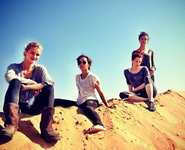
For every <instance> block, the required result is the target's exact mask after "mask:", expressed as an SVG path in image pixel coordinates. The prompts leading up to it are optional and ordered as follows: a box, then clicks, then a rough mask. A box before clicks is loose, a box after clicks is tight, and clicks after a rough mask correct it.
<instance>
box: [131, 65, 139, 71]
mask: <svg viewBox="0 0 185 150" xmlns="http://www.w3.org/2000/svg"><path fill="white" fill-rule="evenodd" d="M140 67H141V66H139V67H136V66H132V70H137V69H139V68H140Z"/></svg>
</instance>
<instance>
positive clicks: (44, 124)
mask: <svg viewBox="0 0 185 150" xmlns="http://www.w3.org/2000/svg"><path fill="white" fill-rule="evenodd" d="M54 111H55V109H54V107H46V108H44V109H43V110H42V116H41V122H40V130H41V137H42V138H43V139H44V140H45V141H46V142H48V143H52V142H57V141H58V140H60V137H59V135H58V134H56V133H55V132H54V130H53V128H52V124H53V115H54Z"/></svg>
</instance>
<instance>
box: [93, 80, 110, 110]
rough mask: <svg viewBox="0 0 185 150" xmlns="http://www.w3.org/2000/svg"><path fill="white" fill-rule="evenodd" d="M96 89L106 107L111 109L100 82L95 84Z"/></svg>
mask: <svg viewBox="0 0 185 150" xmlns="http://www.w3.org/2000/svg"><path fill="white" fill-rule="evenodd" d="M95 88H96V90H97V92H98V94H99V96H100V98H101V99H102V101H103V103H104V104H105V106H106V107H109V105H108V103H107V101H106V98H105V95H104V94H103V92H102V90H101V86H100V83H99V81H97V82H96V84H95Z"/></svg>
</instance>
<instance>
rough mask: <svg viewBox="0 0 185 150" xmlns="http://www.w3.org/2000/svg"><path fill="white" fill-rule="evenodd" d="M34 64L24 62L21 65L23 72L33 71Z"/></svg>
mask: <svg viewBox="0 0 185 150" xmlns="http://www.w3.org/2000/svg"><path fill="white" fill-rule="evenodd" d="M33 66H34V64H31V63H29V62H28V61H26V60H24V61H23V63H22V69H23V70H30V69H33Z"/></svg>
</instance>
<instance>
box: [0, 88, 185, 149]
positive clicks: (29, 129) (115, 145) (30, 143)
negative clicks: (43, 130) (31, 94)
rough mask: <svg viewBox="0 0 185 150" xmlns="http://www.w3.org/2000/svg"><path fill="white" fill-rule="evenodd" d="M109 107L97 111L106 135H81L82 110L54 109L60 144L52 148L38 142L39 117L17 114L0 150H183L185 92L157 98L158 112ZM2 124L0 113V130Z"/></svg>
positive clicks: (84, 121)
mask: <svg viewBox="0 0 185 150" xmlns="http://www.w3.org/2000/svg"><path fill="white" fill-rule="evenodd" d="M110 103H114V104H115V106H116V109H107V108H106V107H105V106H103V105H102V106H100V107H99V108H97V112H98V113H99V114H100V117H101V119H102V121H103V123H104V125H105V127H106V129H107V131H105V132H98V133H95V134H90V135H86V134H83V132H84V129H87V128H89V127H91V126H92V123H91V122H90V121H89V120H88V119H87V118H86V117H85V116H84V114H83V112H82V110H81V109H79V108H77V107H74V106H73V107H70V108H62V107H56V109H55V116H54V121H55V123H54V124H53V128H54V129H55V131H56V132H57V133H58V134H59V135H60V136H61V140H60V141H58V142H57V143H56V144H53V145H52V144H47V143H45V142H44V141H43V140H42V138H40V129H39V122H40V115H37V116H31V115H27V114H20V121H19V129H18V131H17V132H16V133H15V135H14V137H13V139H12V140H11V141H9V142H8V143H2V142H1V141H0V150H43V149H48V150H155V149H157V150H173V149H179V150H183V149H184V150H185V91H183V92H180V91H175V90H168V91H167V92H165V93H161V94H158V95H157V97H156V99H155V104H156V108H157V112H149V111H148V110H147V109H146V108H147V106H146V104H145V103H135V104H129V103H126V102H124V101H123V100H118V99H112V100H111V101H110ZM3 124H4V115H3V113H0V128H2V127H3Z"/></svg>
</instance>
